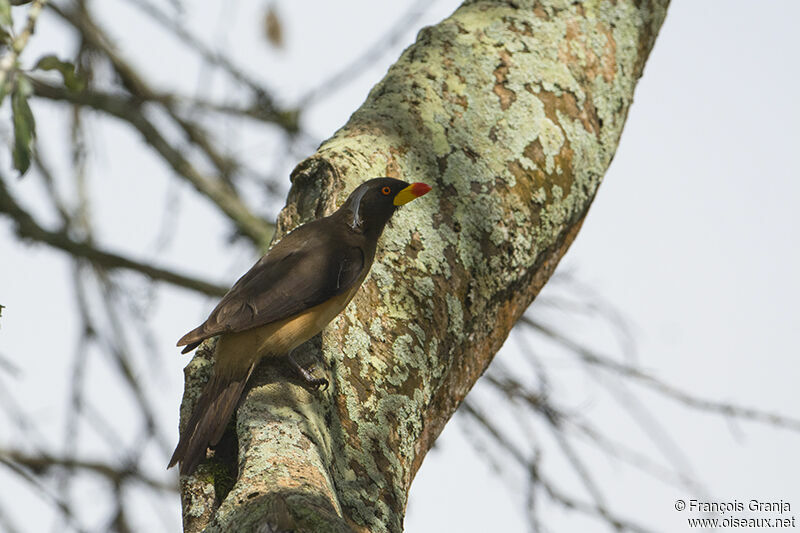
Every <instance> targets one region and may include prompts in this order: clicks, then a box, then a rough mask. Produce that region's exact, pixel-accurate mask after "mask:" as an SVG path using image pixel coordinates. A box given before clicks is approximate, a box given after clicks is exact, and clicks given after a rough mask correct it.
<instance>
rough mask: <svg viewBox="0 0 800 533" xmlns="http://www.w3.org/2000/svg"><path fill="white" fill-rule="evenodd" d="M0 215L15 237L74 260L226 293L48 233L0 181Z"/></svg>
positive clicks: (58, 233)
mask: <svg viewBox="0 0 800 533" xmlns="http://www.w3.org/2000/svg"><path fill="white" fill-rule="evenodd" d="M0 213H5V214H6V215H8V216H10V217H11V218H12V219H13V220H14V223H15V224H16V231H17V235H19V237H20V238H23V239H31V240H33V241H37V242H41V243H45V244H48V245H50V246H52V247H54V248H58V249H60V250H63V251H65V252H67V253H69V254H70V255H72V256H74V257H80V258H83V259H86V260H88V261H90V262H92V263H94V264H97V265H99V266H102V267H104V268H108V269H125V270H132V271H134V272H138V273H140V274H144V275H145V276H147V277H149V278H150V279H152V280H154V281H162V282H166V283H171V284H173V285H177V286H179V287H184V288H187V289H191V290H194V291H198V292H202V293H204V294H208V295H210V296H220V295H223V294H225V293H226V292H227V289H226V288H225V287H223V286H220V285H216V284H213V283H209V282H207V281H203V280H199V279H196V278H192V277H190V276H186V275H184V274H179V273H177V272H173V271H171V270H167V269H164V268H159V267H155V266H153V265H150V264H147V263H142V262H139V261H134V260H132V259H129V258H127V257H123V256H121V255H119V254H115V253H111V252H107V251H105V250H101V249H99V248H96V247H94V246H92V245H91V244H89V243H88V242H86V241H76V240H73V239H72V238H71V237H70V236H69V235H68V234H67V232H66V231H50V230H47V229H45V228H43V227H42V226H40V225H39V224H38V223H37V222H36V221H35V220H34V219H33V217H32V216H31V215H30V214H29V213H28V212H27V211H26V210H24V209H23V208H22V207H21V206H20V205H19V204H18V203H17V202H16V201H15V200H14V198H13V197H12V196H11V194H10V192H9V191H8V189H7V188H6V186H5V184H4V183H3V181H2V180H0Z"/></svg>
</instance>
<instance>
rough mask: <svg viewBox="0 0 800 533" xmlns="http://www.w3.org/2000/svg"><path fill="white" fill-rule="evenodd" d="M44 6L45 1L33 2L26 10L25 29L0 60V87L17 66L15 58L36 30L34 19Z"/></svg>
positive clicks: (37, 0)
mask: <svg viewBox="0 0 800 533" xmlns="http://www.w3.org/2000/svg"><path fill="white" fill-rule="evenodd" d="M45 4H47V0H34V1H33V5H31V7H30V9H29V10H28V21H27V22H26V23H25V27H24V28H23V29H22V31H21V32H20V33H19V35H17V36H16V37H15V38H14V40H13V41H12V42H11V47H10V49H9V50H8V52H6V55H4V56H3V58H2V59H0V86H2V85H3V84H4V83H5V82H6V79H7V78H8V75H9V73H10V72H11V70H12V69H13V68H14V66H15V65H16V64H17V58H18V57H19V55H20V54H21V53H22V51H23V50H24V49H25V47H26V46H27V45H28V39H30V37H31V35H33V30H34V29H35V28H36V19H38V18H39V13H41V12H42V9H43V8H44V6H45Z"/></svg>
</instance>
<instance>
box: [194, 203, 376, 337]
mask: <svg viewBox="0 0 800 533" xmlns="http://www.w3.org/2000/svg"><path fill="white" fill-rule="evenodd" d="M324 221H325V219H320V220H316V221H314V222H310V223H308V224H306V225H304V226H301V227H299V228H297V229H296V230H295V231H293V232H292V233H290V234H289V235H287V236H286V237H284V238H283V240H281V241H280V242H279V243H278V244H276V245H275V246H274V247H273V248H272V250H270V251H269V252H268V253H267V254H266V255H265V256H264V257H262V258H261V259H260V260H259V261H258V262H257V263H256V264H255V265H254V266H253V268H251V269H250V270H249V271H248V272H247V273H246V274H245V275H244V276H242V277H241V278H240V279H239V281H237V282H236V284H235V285H234V286H233V287H232V288H231V290H230V291H228V293H227V294H226V295H225V296H223V298H222V300H221V301H220V302H219V304H217V307H215V308H214V310H213V311H212V312H211V315H209V317H208V319H207V320H206V321H205V322H204V323H203V324H201V325H200V326H198V327H197V328H195V329H193V330H192V331H190V332H189V333H187V334H186V335H184V336H183V337H182V338H181V340H179V341H178V346H184V345H189V346H187V349H186V350H184V351H188V350H191V349H193V348H194V347H196V346H197V344H199V343H200V342H201V341H203V340H204V339H207V338H208V337H213V336H214V335H219V334H220V333H228V332H237V331H244V330H246V329H250V328H254V327H258V326H263V325H264V324H269V323H270V322H276V321H278V320H283V319H284V318H288V317H291V316H293V315H296V314H298V313H300V312H302V311H304V310H306V309H308V308H310V307H314V306H315V305H318V304H321V303H323V302H325V301H326V300H328V299H330V298H332V297H334V296H336V295H338V294H341V293H343V292H344V291H346V290H347V289H349V288H350V287H351V286H352V285H353V283H355V282H356V280H357V279H358V278H359V276H360V275H361V273H362V272H363V270H364V268H369V265H366V264H365V258H364V253H363V251H362V250H361V248H359V247H357V246H352V245H347V244H345V243H343V242H341V240H339V239H336V238H331V237H332V236H331V233H330V231H325V229H328V230H329V229H330V228H326V227H325V226H324Z"/></svg>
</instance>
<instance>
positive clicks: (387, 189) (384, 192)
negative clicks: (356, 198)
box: [381, 187, 392, 196]
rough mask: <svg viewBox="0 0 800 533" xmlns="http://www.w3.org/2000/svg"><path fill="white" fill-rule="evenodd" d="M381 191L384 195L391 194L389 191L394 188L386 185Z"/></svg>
mask: <svg viewBox="0 0 800 533" xmlns="http://www.w3.org/2000/svg"><path fill="white" fill-rule="evenodd" d="M381 192H382V193H383V195H384V196H389V193H391V192H392V189H391V187H384V188H383V189H381Z"/></svg>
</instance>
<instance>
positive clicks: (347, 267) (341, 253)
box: [169, 178, 430, 474]
mask: <svg viewBox="0 0 800 533" xmlns="http://www.w3.org/2000/svg"><path fill="white" fill-rule="evenodd" d="M429 190H430V187H428V186H427V185H425V184H424V183H414V184H412V185H409V184H408V183H406V182H404V181H400V180H397V179H393V178H375V179H372V180H369V181H366V182H364V183H363V184H361V185H360V186H359V187H358V188H356V189H355V190H354V191H353V192H352V193H351V194H350V196H349V197H348V199H347V200H346V201H345V203H344V205H342V207H340V208H339V209H338V210H337V211H336V212H335V213H333V214H332V215H330V216H328V217H324V218H321V219H318V220H315V221H313V222H309V223H307V224H304V225H302V226H300V227H298V228H297V229H295V230H294V231H292V232H291V233H289V234H288V235H286V236H285V237H284V238H283V239H282V240H281V241H280V242H278V243H277V244H276V245H275V246H273V247H272V249H271V250H270V251H269V252H267V254H266V255H264V256H263V257H262V258H261V259H260V260H259V261H258V262H257V263H256V264H255V265H254V266H253V267H252V268H251V269H250V270H249V271H248V272H247V273H246V274H245V275H244V276H242V277H241V278H240V279H239V281H237V282H236V284H235V285H234V286H233V287H232V288H231V290H230V291H228V293H227V294H226V295H225V296H223V298H222V300H221V301H220V302H219V304H217V306H216V307H215V308H214V310H213V311H212V312H211V315H209V317H208V319H207V320H206V321H205V322H203V323H202V324H201V325H200V326H198V327H196V328H195V329H193V330H192V331H190V332H189V333H187V334H186V335H184V336H183V337H181V339H180V340H179V341H178V346H186V347H185V348H184V349H183V352H182V353H186V352H188V351H190V350H193V349H194V348H196V347H197V346H198V345H199V344H200V343H201V342H202V341H203V340H205V339H208V338H209V337H213V336H216V335H219V336H220V338H219V340H218V342H217V347H216V351H215V353H214V361H215V362H214V373H213V376H212V377H211V379H210V380H209V382H208V384H206V386H205V388H204V389H203V392H202V393H201V394H200V399H199V400H198V401H197V404H196V405H195V407H194V411H193V412H192V415H191V417H190V418H189V420H188V422H187V423H186V426H185V427H184V428H183V431H182V432H181V436H180V441H179V442H178V446H177V447H176V448H175V452H174V453H173V454H172V458H171V459H170V462H169V466H170V467H172V466H174V465H175V464H176V463H178V462H180V463H181V466H180V472H181V474H191V473H192V472H193V471H194V469H195V468H196V467H197V465H198V464H199V463H200V461H202V460H203V459H205V457H206V448H207V447H208V446H209V445H211V446H214V445H216V444H217V443H218V442H219V440H220V438H221V437H222V434H223V433H224V431H225V427H226V425H227V423H228V419H229V418H230V416H231V414H232V413H233V410H234V409H235V408H236V405H237V403H238V402H239V398H240V397H241V395H242V391H243V390H244V387H245V385H246V383H247V380H248V379H249V377H250V374H251V373H252V372H253V369H254V368H255V366H256V364H257V363H258V362H259V361H260V360H261V358H263V357H277V356H281V355H285V354H288V353H289V352H291V350H293V349H294V348H295V347H297V346H299V345H300V344H302V343H303V342H305V341H307V340H308V339H310V338H311V337H313V336H314V335H316V334H317V333H319V332H320V331H322V329H323V328H324V327H325V326H326V325H327V324H328V322H330V321H331V320H333V318H334V317H335V316H336V315H338V314H339V312H341V311H342V310H343V309H344V308H345V307H346V306H347V304H348V302H350V300H351V299H352V297H353V296H354V295H355V293H356V292H357V291H358V288H359V287H360V286H361V283H362V282H363V281H364V278H365V277H366V275H367V273H368V272H369V269H370V267H371V266H372V261H373V259H374V257H375V249H376V247H377V244H378V238H379V237H380V235H381V233H382V232H383V228H384V226H385V225H386V223H387V222H388V221H389V219H390V218H391V216H392V214H393V213H394V212H395V210H396V209H397V207H398V206H399V205H403V204H405V203H407V202H409V201H411V200H413V199H414V198H417V197H419V196H422V195H423V194H425V193H427V192H428V191H429ZM290 359H291V357H290ZM299 370H300V371H301V373H303V376H304V377H305V378H306V379H307V380H308V379H309V378H310V376H309V375H308V373H307V372H304V371H303V370H302V369H299ZM323 381H324V380H323ZM310 383H312V384H315V385H319V384H320V383H321V381H313V380H311V381H310Z"/></svg>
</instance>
